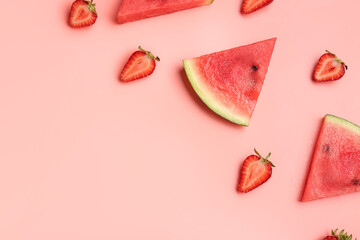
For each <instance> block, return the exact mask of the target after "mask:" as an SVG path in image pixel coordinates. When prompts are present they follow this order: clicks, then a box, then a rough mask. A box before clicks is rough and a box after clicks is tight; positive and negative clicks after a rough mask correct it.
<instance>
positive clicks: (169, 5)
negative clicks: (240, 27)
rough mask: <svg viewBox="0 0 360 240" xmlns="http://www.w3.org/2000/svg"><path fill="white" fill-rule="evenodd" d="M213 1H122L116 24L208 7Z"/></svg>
mask: <svg viewBox="0 0 360 240" xmlns="http://www.w3.org/2000/svg"><path fill="white" fill-rule="evenodd" d="M213 1H214V0H122V2H121V6H120V9H119V12H118V16H117V18H118V22H119V23H126V22H132V21H137V20H140V19H144V18H150V17H156V16H160V15H164V14H168V13H173V12H177V11H181V10H185V9H190V8H195V7H200V6H204V5H209V4H211V3H212V2H213Z"/></svg>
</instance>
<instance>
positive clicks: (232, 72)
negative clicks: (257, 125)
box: [183, 38, 276, 126]
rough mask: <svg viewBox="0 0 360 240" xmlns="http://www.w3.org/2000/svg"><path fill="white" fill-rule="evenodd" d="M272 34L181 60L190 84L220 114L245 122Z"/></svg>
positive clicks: (271, 46) (257, 90)
mask: <svg viewBox="0 0 360 240" xmlns="http://www.w3.org/2000/svg"><path fill="white" fill-rule="evenodd" d="M275 41H276V38H272V39H268V40H264V41H261V42H256V43H253V44H250V45H246V46H240V47H236V48H232V49H228V50H224V51H221V52H215V53H212V54H208V55H204V56H200V57H196V58H192V59H188V60H184V61H183V62H184V67H185V71H186V74H187V76H188V78H189V81H190V83H191V85H192V86H193V88H194V90H195V92H196V93H197V94H198V95H199V97H200V98H201V99H202V100H203V102H204V103H205V104H206V105H207V106H208V107H209V108H211V109H212V110H213V111H214V112H216V113H217V114H219V115H220V116H222V117H224V118H226V119H228V120H230V121H232V122H234V123H237V124H240V125H245V126H248V124H249V121H250V118H251V116H252V114H253V111H254V109H255V105H256V102H257V99H258V97H259V94H260V91H261V88H262V85H263V83H264V80H265V76H266V73H267V71H268V66H269V64H270V59H271V55H272V52H273V49H274V45H275Z"/></svg>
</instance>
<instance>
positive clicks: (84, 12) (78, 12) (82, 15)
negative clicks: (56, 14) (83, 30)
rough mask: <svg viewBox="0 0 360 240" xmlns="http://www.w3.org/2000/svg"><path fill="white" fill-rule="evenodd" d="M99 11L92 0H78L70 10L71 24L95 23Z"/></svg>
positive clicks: (75, 25)
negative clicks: (89, 0)
mask: <svg viewBox="0 0 360 240" xmlns="http://www.w3.org/2000/svg"><path fill="white" fill-rule="evenodd" d="M96 19H97V13H96V9H95V4H94V3H93V2H92V1H91V2H88V1H84V0H76V1H75V2H74V3H73V4H72V6H71V11H70V18H69V24H70V26H72V27H76V28H78V27H85V26H90V25H92V24H94V23H95V21H96Z"/></svg>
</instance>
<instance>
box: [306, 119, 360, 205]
mask: <svg viewBox="0 0 360 240" xmlns="http://www.w3.org/2000/svg"><path fill="white" fill-rule="evenodd" d="M357 191H360V127H359V126H357V125H355V124H353V123H351V122H349V121H347V120H345V119H342V118H339V117H336V116H333V115H326V116H325V118H324V121H323V124H322V127H321V130H320V134H319V137H318V140H317V143H316V145H315V150H314V155H313V158H312V163H311V168H310V172H309V175H308V179H307V183H306V186H305V191H304V194H303V198H302V201H311V200H316V199H320V198H325V197H331V196H336V195H341V194H345V193H353V192H357Z"/></svg>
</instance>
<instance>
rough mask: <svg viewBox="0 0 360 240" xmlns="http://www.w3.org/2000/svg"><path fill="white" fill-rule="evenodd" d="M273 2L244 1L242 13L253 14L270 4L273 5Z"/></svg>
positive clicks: (269, 0)
mask: <svg viewBox="0 0 360 240" xmlns="http://www.w3.org/2000/svg"><path fill="white" fill-rule="evenodd" d="M272 1H273V0H244V1H243V3H242V5H241V13H244V14H249V13H252V12H254V11H256V10H258V9H260V8H263V7H265V6H267V5H269V4H270V3H272Z"/></svg>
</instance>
